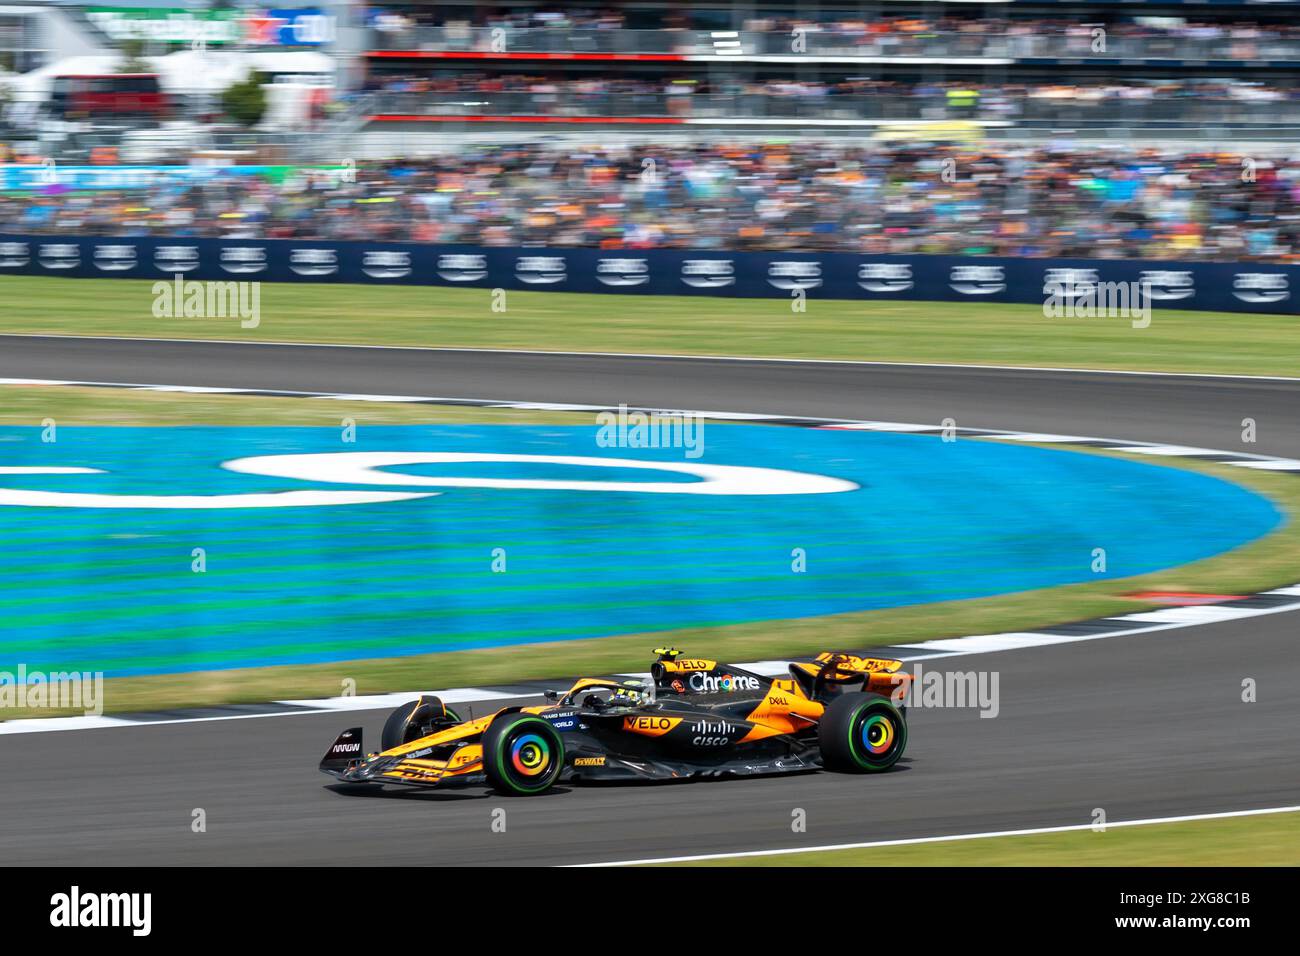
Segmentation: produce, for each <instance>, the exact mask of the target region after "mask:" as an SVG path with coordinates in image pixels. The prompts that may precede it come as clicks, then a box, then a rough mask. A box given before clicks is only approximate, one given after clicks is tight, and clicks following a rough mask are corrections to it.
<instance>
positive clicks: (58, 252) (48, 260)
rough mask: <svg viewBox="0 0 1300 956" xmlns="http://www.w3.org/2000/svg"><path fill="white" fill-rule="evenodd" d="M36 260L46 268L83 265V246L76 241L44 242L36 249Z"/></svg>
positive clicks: (69, 267) (71, 267)
mask: <svg viewBox="0 0 1300 956" xmlns="http://www.w3.org/2000/svg"><path fill="white" fill-rule="evenodd" d="M36 261H37V262H39V263H40V264H41V265H42V266H44V267H45V268H46V269H75V268H77V266H79V265H81V247H80V246H78V245H77V244H76V243H75V242H43V243H41V244H40V245H39V246H38V247H37V249H36Z"/></svg>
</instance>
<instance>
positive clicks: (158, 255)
mask: <svg viewBox="0 0 1300 956" xmlns="http://www.w3.org/2000/svg"><path fill="white" fill-rule="evenodd" d="M153 264H154V266H155V267H156V268H157V269H158V271H160V272H169V273H172V272H189V271H190V270H191V269H197V268H198V267H199V247H198V246H159V247H158V248H157V249H155V250H154V253H153Z"/></svg>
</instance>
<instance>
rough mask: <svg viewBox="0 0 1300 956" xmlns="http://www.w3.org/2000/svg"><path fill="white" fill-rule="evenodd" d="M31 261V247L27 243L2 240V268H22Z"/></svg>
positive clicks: (0, 251) (0, 267)
mask: <svg viewBox="0 0 1300 956" xmlns="http://www.w3.org/2000/svg"><path fill="white" fill-rule="evenodd" d="M31 261H32V254H31V248H30V247H29V246H28V245H27V243H25V242H0V269H22V268H25V267H26V266H27V264H28V263H29V262H31Z"/></svg>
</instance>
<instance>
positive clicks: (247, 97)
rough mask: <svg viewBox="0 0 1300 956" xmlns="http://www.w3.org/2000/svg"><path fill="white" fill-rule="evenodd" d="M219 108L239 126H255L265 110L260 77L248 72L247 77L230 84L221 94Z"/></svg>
mask: <svg viewBox="0 0 1300 956" xmlns="http://www.w3.org/2000/svg"><path fill="white" fill-rule="evenodd" d="M221 109H222V110H223V111H224V112H225V114H226V115H227V116H229V117H230V118H231V119H232V120H234V121H235V122H236V123H238V124H239V125H240V126H250V127H251V126H256V125H257V124H258V123H260V122H261V120H262V114H264V113H265V112H266V92H265V91H264V90H263V89H262V79H261V77H260V76H259V75H258V74H257V73H256V72H254V73H250V74H249V75H248V78H247V79H244V80H240V81H239V82H237V83H233V84H231V85H230V86H229V87H227V88H226V89H225V90H224V91H223V92H222V94H221Z"/></svg>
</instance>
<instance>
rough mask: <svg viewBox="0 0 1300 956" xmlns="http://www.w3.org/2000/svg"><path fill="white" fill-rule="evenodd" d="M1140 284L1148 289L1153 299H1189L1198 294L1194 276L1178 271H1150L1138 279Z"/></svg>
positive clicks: (1148, 294) (1148, 293) (1149, 296)
mask: <svg viewBox="0 0 1300 956" xmlns="http://www.w3.org/2000/svg"><path fill="white" fill-rule="evenodd" d="M1138 282H1139V283H1141V284H1142V285H1144V286H1146V287H1147V296H1148V298H1151V299H1158V300H1161V301H1167V300H1170V299H1187V298H1190V297H1191V296H1193V295H1195V294H1196V283H1195V281H1194V280H1193V279H1192V274H1191V273H1190V272H1186V271H1181V270H1177V269H1148V270H1146V271H1144V272H1143V273H1142V274H1141V275H1140V276H1139V277H1138Z"/></svg>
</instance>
